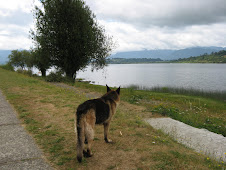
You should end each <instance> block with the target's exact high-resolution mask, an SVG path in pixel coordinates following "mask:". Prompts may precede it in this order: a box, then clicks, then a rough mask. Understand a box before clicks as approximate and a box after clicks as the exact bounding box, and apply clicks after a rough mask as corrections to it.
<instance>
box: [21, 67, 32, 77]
mask: <svg viewBox="0 0 226 170" xmlns="http://www.w3.org/2000/svg"><path fill="white" fill-rule="evenodd" d="M17 72H18V73H20V74H24V75H28V76H30V77H31V76H32V71H31V70H22V69H18V70H17Z"/></svg>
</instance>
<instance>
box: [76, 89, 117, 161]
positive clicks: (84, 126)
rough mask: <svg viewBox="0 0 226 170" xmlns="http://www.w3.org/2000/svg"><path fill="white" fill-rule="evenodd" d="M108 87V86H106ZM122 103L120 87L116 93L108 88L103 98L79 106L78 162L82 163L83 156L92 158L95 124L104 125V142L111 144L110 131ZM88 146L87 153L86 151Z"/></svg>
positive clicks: (77, 114) (77, 119)
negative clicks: (114, 116)
mask: <svg viewBox="0 0 226 170" xmlns="http://www.w3.org/2000/svg"><path fill="white" fill-rule="evenodd" d="M106 86H107V85H106ZM119 101H120V87H119V88H118V89H117V90H116V91H114V90H111V89H110V88H109V87H108V86H107V93H106V94H105V95H103V96H102V97H101V98H97V99H93V100H87V101H85V102H84V103H82V104H81V105H79V106H78V108H77V112H76V117H77V118H76V124H77V125H76V127H77V129H76V130H77V160H78V161H79V162H81V161H82V157H83V155H84V156H85V157H91V156H92V152H91V145H92V142H93V139H94V126H95V124H103V125H104V140H105V142H107V143H110V142H111V140H110V139H109V138H108V130H109V125H110V121H111V119H112V116H113V115H114V114H115V112H116V107H117V105H118V104H119ZM84 144H87V151H86V150H85V149H84Z"/></svg>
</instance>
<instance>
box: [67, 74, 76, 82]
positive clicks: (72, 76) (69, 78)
mask: <svg viewBox="0 0 226 170" xmlns="http://www.w3.org/2000/svg"><path fill="white" fill-rule="evenodd" d="M66 77H67V79H68V80H69V81H71V82H74V80H75V78H74V73H72V72H66Z"/></svg>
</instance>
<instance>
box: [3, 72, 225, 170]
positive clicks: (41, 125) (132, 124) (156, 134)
mask: <svg viewBox="0 0 226 170" xmlns="http://www.w3.org/2000/svg"><path fill="white" fill-rule="evenodd" d="M0 80H1V81H0V88H1V90H2V91H3V93H4V94H5V95H6V97H7V100H8V101H9V102H10V103H11V104H12V105H13V106H14V108H15V109H16V110H17V112H18V117H19V118H20V119H21V121H22V122H23V124H24V125H25V127H26V129H27V130H28V131H29V133H31V134H32V135H33V137H34V138H35V140H36V142H37V143H38V145H39V146H40V148H41V149H42V150H43V152H44V155H45V157H46V158H47V159H48V161H49V162H50V163H51V165H52V166H53V167H54V168H56V169H68V170H69V169H100V167H101V169H223V168H224V169H225V168H226V164H225V163H222V162H221V163H218V162H216V161H214V160H212V159H210V158H209V159H207V157H206V156H204V155H202V154H199V153H196V152H194V151H193V150H191V149H188V148H186V147H184V146H183V145H181V144H178V143H177V142H175V141H174V140H172V139H171V138H170V137H169V136H167V135H164V134H163V133H161V132H160V131H156V130H154V129H153V128H152V127H150V126H149V125H147V124H146V123H144V122H143V121H142V120H143V118H145V117H155V116H160V114H157V112H156V114H155V115H152V113H151V110H153V109H155V107H157V108H158V106H159V105H160V104H161V105H162V107H167V106H168V107H170V106H171V107H175V109H178V110H179V111H180V110H182V108H184V107H185V109H186V108H188V109H189V108H190V104H189V102H190V103H192V106H191V108H192V109H195V107H194V106H196V105H195V103H197V101H199V98H197V97H196V98H194V97H191V96H183V95H182V96H181V95H176V94H165V93H157V92H145V91H136V90H133V89H122V91H121V93H122V96H121V98H122V102H121V104H120V105H119V108H118V109H117V113H116V115H115V116H114V118H113V121H112V123H111V126H110V138H111V139H112V140H113V141H114V144H106V143H105V142H104V140H103V127H102V126H97V127H96V128H95V141H94V144H93V149H92V150H93V152H94V156H93V157H92V158H88V159H84V161H83V162H82V164H78V162H77V161H76V146H75V143H76V138H75V134H74V121H73V120H74V113H75V110H76V108H77V106H78V105H79V104H80V103H82V102H83V101H85V100H87V98H86V96H85V93H87V92H95V93H101V94H103V93H105V91H106V89H105V87H102V86H94V85H89V84H85V83H82V82H80V83H78V82H77V83H75V87H76V89H78V90H79V91H80V92H82V93H83V94H82V93H76V92H75V91H72V90H70V89H64V88H60V87H56V86H54V85H52V84H50V83H46V82H44V81H42V80H38V79H37V78H32V77H28V76H25V75H22V74H19V73H16V72H10V71H6V70H3V69H0ZM131 96H134V97H133V98H132V99H131ZM184 100H185V101H186V100H187V102H185V101H184ZM203 102H204V103H206V106H205V108H206V112H207V113H208V115H210V114H212V113H213V112H215V111H216V109H218V105H220V104H222V103H218V102H219V101H215V100H210V99H205V98H203V99H200V106H201V105H203ZM141 103H143V104H141ZM198 103H199V102H198ZM173 104H174V106H172V105H173ZM215 104H216V107H214V108H212V107H213V106H214V105H215ZM221 109H223V107H221ZM215 115H216V114H213V116H215Z"/></svg>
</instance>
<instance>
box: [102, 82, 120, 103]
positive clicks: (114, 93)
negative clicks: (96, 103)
mask: <svg viewBox="0 0 226 170" xmlns="http://www.w3.org/2000/svg"><path fill="white" fill-rule="evenodd" d="M106 87H107V93H106V94H105V96H108V97H109V98H111V99H112V100H114V101H115V102H116V103H119V101H120V87H119V88H118V89H117V90H111V89H110V87H108V85H106Z"/></svg>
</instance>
